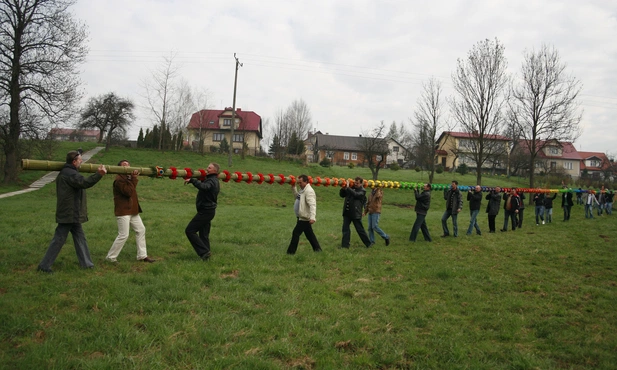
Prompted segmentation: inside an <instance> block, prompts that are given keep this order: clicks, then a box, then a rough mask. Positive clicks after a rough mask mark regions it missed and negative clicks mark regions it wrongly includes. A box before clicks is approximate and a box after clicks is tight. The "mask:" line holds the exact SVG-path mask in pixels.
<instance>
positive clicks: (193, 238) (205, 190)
mask: <svg viewBox="0 0 617 370" xmlns="http://www.w3.org/2000/svg"><path fill="white" fill-rule="evenodd" d="M219 171H220V167H219V165H218V164H216V163H210V164H209V165H208V168H207V169H206V178H205V180H204V181H199V180H197V179H195V178H188V179H186V180H184V183H185V184H193V186H195V187H196V188H197V189H199V192H198V193H197V200H196V201H195V206H196V207H197V214H196V215H195V217H193V219H192V220H191V222H189V224H188V225H187V226H186V229H185V230H184V232H185V234H186V237H187V238H188V239H189V241H190V242H191V245H192V246H193V249H195V252H197V255H198V256H199V257H200V258H201V259H202V260H204V261H207V260H209V259H210V256H211V255H212V253H211V252H210V227H211V223H212V219H213V218H214V214H215V213H216V201H217V198H218V195H219V191H220V185H219V178H218V174H219ZM198 233H199V235H198Z"/></svg>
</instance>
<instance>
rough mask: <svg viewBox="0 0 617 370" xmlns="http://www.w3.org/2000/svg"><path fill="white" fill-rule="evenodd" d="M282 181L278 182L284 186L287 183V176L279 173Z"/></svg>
mask: <svg viewBox="0 0 617 370" xmlns="http://www.w3.org/2000/svg"><path fill="white" fill-rule="evenodd" d="M279 178H280V180H279V181H278V183H279V185H283V184H284V183H285V175H283V174H282V173H279Z"/></svg>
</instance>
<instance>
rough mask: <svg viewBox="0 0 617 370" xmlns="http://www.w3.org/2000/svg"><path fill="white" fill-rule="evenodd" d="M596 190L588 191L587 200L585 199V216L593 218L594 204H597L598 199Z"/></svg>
mask: <svg viewBox="0 0 617 370" xmlns="http://www.w3.org/2000/svg"><path fill="white" fill-rule="evenodd" d="M594 193H595V191H593V190H589V192H588V193H587V200H586V201H585V218H593V205H594V203H595V204H596V205H597V204H598V200H597V199H596V197H595V195H594Z"/></svg>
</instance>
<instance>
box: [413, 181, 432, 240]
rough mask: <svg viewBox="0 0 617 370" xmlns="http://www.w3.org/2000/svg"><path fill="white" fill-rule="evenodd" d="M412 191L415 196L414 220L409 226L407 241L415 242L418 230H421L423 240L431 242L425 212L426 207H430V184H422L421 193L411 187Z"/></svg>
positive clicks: (426, 211) (426, 210)
mask: <svg viewBox="0 0 617 370" xmlns="http://www.w3.org/2000/svg"><path fill="white" fill-rule="evenodd" d="M413 192H414V195H415V197H416V207H415V210H416V221H415V222H414V223H413V227H412V228H411V234H409V241H410V242H415V241H416V238H417V237H418V230H422V236H424V240H426V241H427V242H431V241H433V239H431V234H430V233H429V231H428V227H427V226H426V214H427V213H428V209H429V208H430V207H431V184H428V183H427V184H424V187H423V191H422V193H420V191H419V190H418V189H417V188H416V189H413Z"/></svg>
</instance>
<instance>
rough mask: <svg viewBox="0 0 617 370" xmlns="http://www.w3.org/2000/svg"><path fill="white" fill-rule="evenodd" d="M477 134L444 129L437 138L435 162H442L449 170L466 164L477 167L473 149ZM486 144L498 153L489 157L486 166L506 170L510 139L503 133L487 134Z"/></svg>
mask: <svg viewBox="0 0 617 370" xmlns="http://www.w3.org/2000/svg"><path fill="white" fill-rule="evenodd" d="M476 138H477V135H475V134H472V133H468V132H454V131H444V132H442V133H441V135H440V136H439V139H437V143H436V148H435V164H438V165H439V164H441V165H442V166H443V168H444V170H446V171H449V170H451V169H453V168H456V167H458V166H460V165H461V164H463V163H464V164H466V165H467V166H469V167H471V168H475V167H476V163H475V161H474V160H473V155H472V153H473V149H474V147H475V145H476V143H477V139H476ZM484 140H485V145H487V146H492V149H491V150H492V151H493V152H495V153H499V154H496V155H495V156H494V158H489V160H487V161H486V162H485V163H484V164H483V167H484V168H490V169H500V170H505V169H506V167H507V160H506V158H505V156H507V153H508V151H509V146H508V144H509V142H510V139H509V138H507V137H505V136H502V135H486V136H485V137H484Z"/></svg>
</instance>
